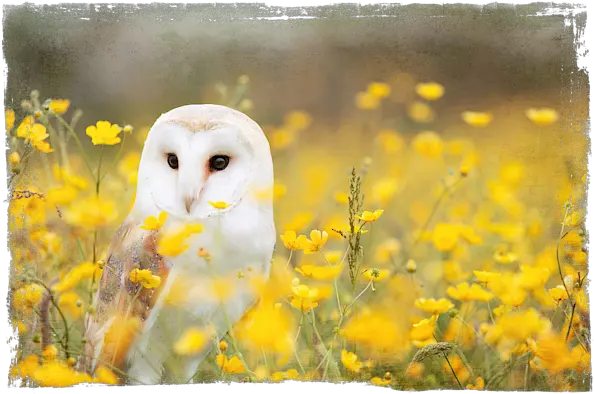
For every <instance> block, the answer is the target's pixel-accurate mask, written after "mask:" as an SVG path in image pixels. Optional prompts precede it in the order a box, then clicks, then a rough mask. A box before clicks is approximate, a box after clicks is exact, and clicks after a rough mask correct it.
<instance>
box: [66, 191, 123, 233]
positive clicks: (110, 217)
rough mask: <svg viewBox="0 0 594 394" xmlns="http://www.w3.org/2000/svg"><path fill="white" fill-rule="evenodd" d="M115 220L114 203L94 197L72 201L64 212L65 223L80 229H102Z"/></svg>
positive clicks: (116, 214)
mask: <svg viewBox="0 0 594 394" xmlns="http://www.w3.org/2000/svg"><path fill="white" fill-rule="evenodd" d="M117 218H118V213H117V210H116V204H115V202H114V201H113V200H104V199H101V198H99V197H95V196H91V197H88V198H85V199H80V200H76V201H74V202H73V203H72V205H71V206H70V207H69V209H68V210H67V211H65V212H64V219H65V220H66V222H68V223H70V224H72V225H74V226H80V227H104V226H108V225H110V224H112V223H113V222H115V221H116V219H117Z"/></svg>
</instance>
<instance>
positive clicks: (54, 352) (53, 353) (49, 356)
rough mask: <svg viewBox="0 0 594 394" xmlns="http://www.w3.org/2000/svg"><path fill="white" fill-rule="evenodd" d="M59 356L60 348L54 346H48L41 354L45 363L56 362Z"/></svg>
mask: <svg viewBox="0 0 594 394" xmlns="http://www.w3.org/2000/svg"><path fill="white" fill-rule="evenodd" d="M57 356H58V348H56V347H55V346H54V345H48V346H47V347H46V348H45V349H43V351H42V352H41V357H42V358H43V360H44V361H49V360H55V359H56V357H57Z"/></svg>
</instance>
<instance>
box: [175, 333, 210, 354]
mask: <svg viewBox="0 0 594 394" xmlns="http://www.w3.org/2000/svg"><path fill="white" fill-rule="evenodd" d="M208 340H209V333H207V332H205V331H204V330H200V329H197V328H189V329H187V330H186V331H185V332H184V333H183V334H182V336H181V338H179V339H178V340H177V341H176V342H175V343H174V344H173V351H174V352H175V353H176V354H179V355H181V356H191V355H195V354H199V353H200V352H201V351H202V350H203V349H204V348H205V346H206V345H207V344H208Z"/></svg>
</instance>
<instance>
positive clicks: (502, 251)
mask: <svg viewBox="0 0 594 394" xmlns="http://www.w3.org/2000/svg"><path fill="white" fill-rule="evenodd" d="M493 259H494V260H495V261H496V262H498V263H500V264H511V263H515V262H516V261H517V260H518V256H517V255H516V254H515V253H511V252H508V251H507V249H506V248H499V249H498V250H497V251H496V252H495V255H494V256H493Z"/></svg>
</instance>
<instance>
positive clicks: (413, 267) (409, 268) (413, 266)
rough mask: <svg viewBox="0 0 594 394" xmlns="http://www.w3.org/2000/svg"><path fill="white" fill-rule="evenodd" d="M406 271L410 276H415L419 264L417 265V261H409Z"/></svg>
mask: <svg viewBox="0 0 594 394" xmlns="http://www.w3.org/2000/svg"><path fill="white" fill-rule="evenodd" d="M406 271H407V272H408V273H409V274H414V273H415V272H417V263H415V261H414V260H412V259H411V260H408V261H407V262H406Z"/></svg>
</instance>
